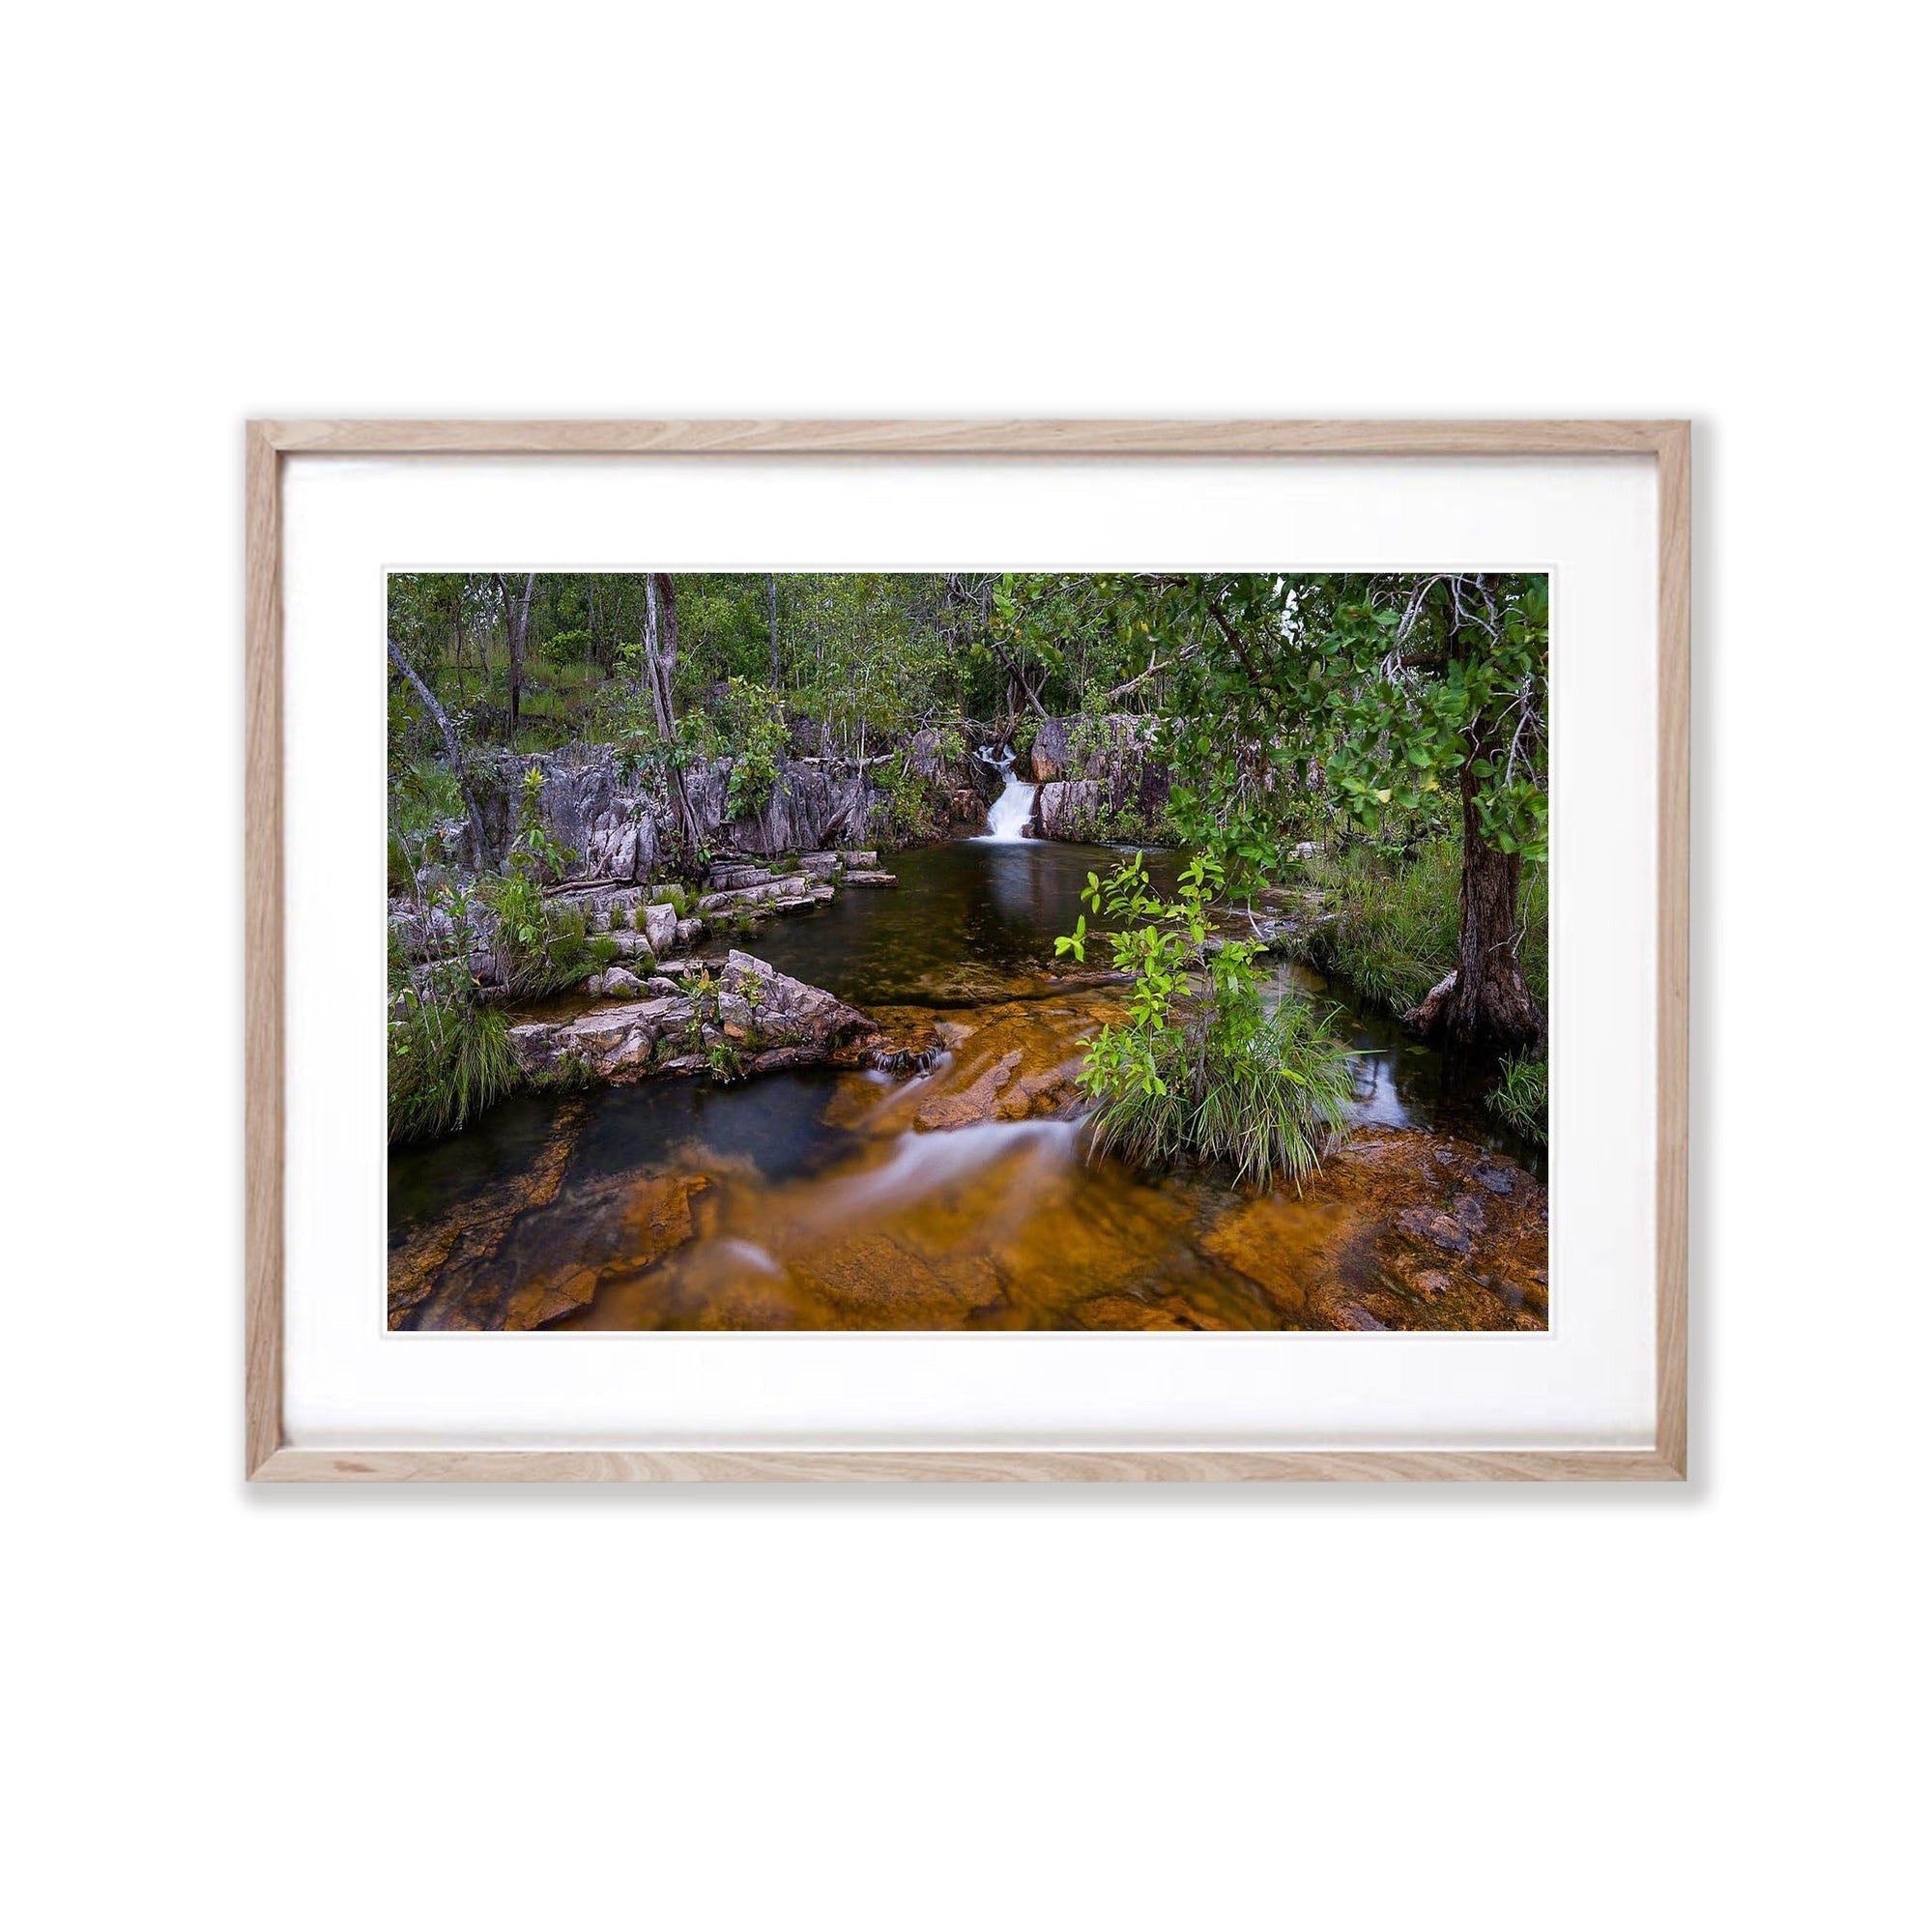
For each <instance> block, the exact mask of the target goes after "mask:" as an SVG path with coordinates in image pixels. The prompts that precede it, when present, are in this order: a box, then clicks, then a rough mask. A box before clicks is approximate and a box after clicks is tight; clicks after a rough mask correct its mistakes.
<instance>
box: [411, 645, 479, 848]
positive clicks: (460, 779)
mask: <svg viewBox="0 0 1932 1932" xmlns="http://www.w3.org/2000/svg"><path fill="white" fill-rule="evenodd" d="M386 642H387V643H388V645H389V661H390V662H391V663H392V664H393V665H394V666H395V668H396V669H397V670H398V671H400V672H401V673H402V675H403V676H404V677H405V678H408V679H409V681H410V683H411V685H412V686H413V687H414V688H415V691H416V695H417V696H418V698H419V699H421V701H422V706H423V709H424V710H426V711H427V712H428V713H429V715H430V717H431V718H432V719H433V720H434V721H435V724H436V729H437V730H438V731H439V732H441V733H442V734H443V749H444V750H445V751H446V752H447V753H448V755H449V769H450V772H451V774H452V775H453V776H454V778H455V780H456V789H457V791H459V792H460V793H462V794H463V806H464V809H465V810H466V811H467V812H468V813H469V815H470V836H471V837H472V838H473V839H475V840H476V870H477V871H478V872H481V871H482V870H483V869H484V868H485V867H486V866H487V865H488V864H489V862H490V837H489V834H488V833H487V832H486V831H485V830H484V829H483V815H482V813H481V812H480V811H479V810H477V807H476V793H474V792H473V791H472V790H471V789H470V769H469V766H468V765H466V764H464V763H463V746H462V744H461V742H460V741H459V740H458V738H457V736H456V727H455V726H454V725H452V724H451V723H450V722H449V713H448V712H447V711H446V710H445V709H444V708H443V706H441V705H439V704H438V703H437V702H436V693H435V692H434V691H432V690H431V689H430V688H429V686H428V685H427V684H425V683H424V682H423V681H422V679H421V678H418V676H417V674H416V667H415V666H414V665H413V664H411V663H410V661H409V659H408V658H406V657H405V656H404V655H403V654H402V652H401V651H399V650H398V649H396V646H395V639H394V638H389V639H387V640H386Z"/></svg>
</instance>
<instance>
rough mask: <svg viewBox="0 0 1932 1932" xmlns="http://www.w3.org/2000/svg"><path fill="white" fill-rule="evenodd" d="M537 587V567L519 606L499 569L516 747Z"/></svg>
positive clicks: (512, 740)
mask: <svg viewBox="0 0 1932 1932" xmlns="http://www.w3.org/2000/svg"><path fill="white" fill-rule="evenodd" d="M535 589H536V572H535V571H534V570H533V571H531V573H530V574H529V575H528V576H527V577H525V579H524V580H523V602H522V605H521V606H520V607H519V606H515V605H512V604H511V602H510V592H509V585H508V584H507V583H506V582H505V579H504V575H503V572H502V571H498V573H497V595H498V596H499V598H501V599H502V602H503V607H504V636H505V642H506V643H507V644H508V646H509V654H510V731H509V745H510V749H511V750H512V751H514V750H515V749H516V727H517V719H518V716H519V715H520V713H521V712H522V710H523V647H524V640H525V638H526V637H527V636H528V635H529V633H530V594H531V592H532V591H534V590H535Z"/></svg>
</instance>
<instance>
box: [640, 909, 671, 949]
mask: <svg viewBox="0 0 1932 1932" xmlns="http://www.w3.org/2000/svg"><path fill="white" fill-rule="evenodd" d="M644 937H645V938H646V940H647V941H648V942H649V946H650V950H651V951H652V952H653V953H668V952H669V951H670V950H671V948H672V947H673V946H675V945H676V944H677V943H678V912H677V909H676V908H674V907H670V906H647V907H646V908H644Z"/></svg>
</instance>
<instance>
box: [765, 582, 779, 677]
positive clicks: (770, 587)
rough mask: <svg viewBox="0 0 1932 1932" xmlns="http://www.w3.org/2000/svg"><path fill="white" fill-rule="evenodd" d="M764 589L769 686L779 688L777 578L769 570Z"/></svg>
mask: <svg viewBox="0 0 1932 1932" xmlns="http://www.w3.org/2000/svg"><path fill="white" fill-rule="evenodd" d="M764 589H765V593H766V595H767V596H768V597H769V598H770V600H771V688H772V689H773V690H774V691H776V690H778V689H779V688H780V686H779V682H778V579H777V577H776V576H775V575H774V574H773V573H772V572H771V571H768V570H767V571H766V572H765V575H764Z"/></svg>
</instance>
